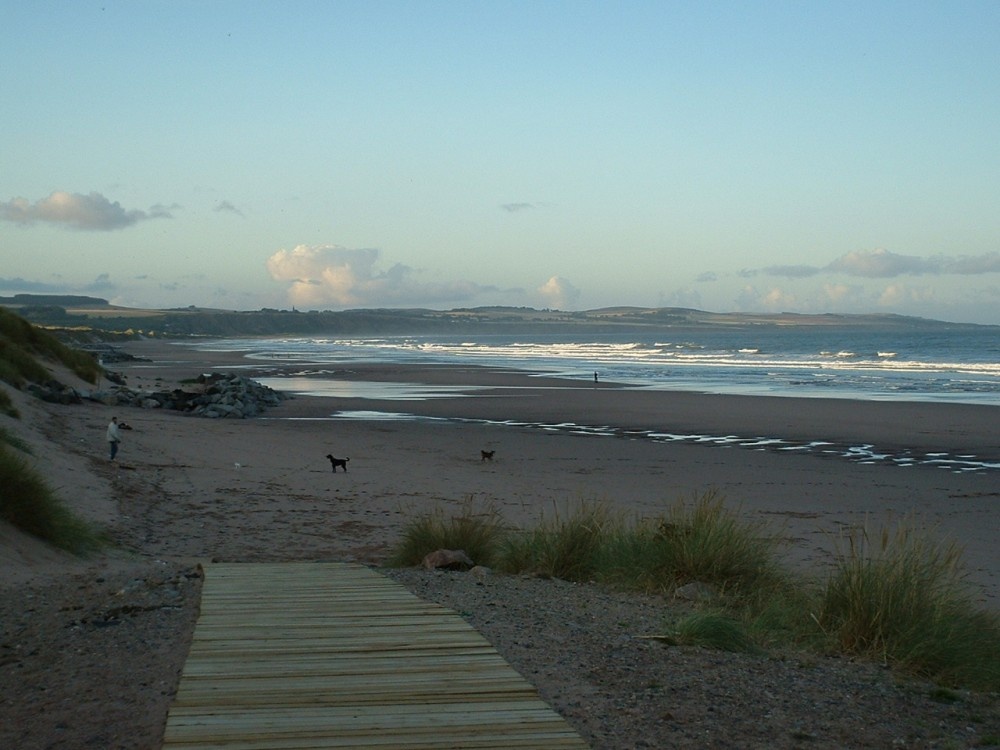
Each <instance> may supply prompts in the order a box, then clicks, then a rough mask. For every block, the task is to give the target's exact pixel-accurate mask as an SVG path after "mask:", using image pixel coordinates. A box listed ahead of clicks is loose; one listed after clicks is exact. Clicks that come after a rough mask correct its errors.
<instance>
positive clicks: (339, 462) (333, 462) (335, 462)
mask: <svg viewBox="0 0 1000 750" xmlns="http://www.w3.org/2000/svg"><path fill="white" fill-rule="evenodd" d="M326 457H327V458H329V459H330V466H331V467H332V468H333V473H334V474H336V473H337V467H338V466H340V467H342V468H343V469H344V473H345V474H346V473H347V462H348V461H350V460H351V459H349V458H334V457H333V456H331V455H330V454H329V453H327V454H326Z"/></svg>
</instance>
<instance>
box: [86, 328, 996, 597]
mask: <svg viewBox="0 0 1000 750" xmlns="http://www.w3.org/2000/svg"><path fill="white" fill-rule="evenodd" d="M129 351H131V352H132V353H133V354H135V355H136V356H139V357H143V358H147V359H149V360H152V361H151V362H139V363H134V364H132V365H129V366H127V367H123V368H121V370H122V372H123V373H125V374H126V375H127V376H128V379H129V382H130V384H131V385H132V386H133V387H148V386H151V385H152V384H153V383H155V382H156V378H162V379H163V380H164V381H167V382H171V381H173V380H176V379H177V378H179V377H190V375H191V373H193V372H194V373H197V372H201V371H205V372H209V371H211V370H212V368H219V367H221V368H223V369H225V368H226V367H227V366H228V367H231V366H233V365H237V364H238V365H240V366H242V367H244V368H246V373H247V374H248V375H250V376H251V377H260V378H263V379H265V380H267V379H268V378H270V377H274V376H275V375H276V374H278V373H279V372H280V373H288V372H294V373H296V374H301V375H302V377H300V378H297V380H296V382H299V381H300V380H301V379H303V378H304V379H307V380H308V379H309V378H314V379H315V378H319V379H321V380H323V379H331V380H340V381H348V382H351V383H354V384H356V386H357V388H356V390H357V392H359V393H364V392H366V390H368V391H370V392H372V393H374V394H375V395H378V394H379V391H378V389H377V388H374V389H371V388H369V389H366V388H365V387H364V386H365V385H366V384H372V383H383V384H384V383H400V384H411V385H414V384H429V385H433V386H436V387H442V386H450V387H453V388H454V389H455V390H456V391H457V392H459V395H456V396H451V397H447V396H438V397H434V398H426V399H408V398H406V397H405V395H406V394H405V392H404V394H403V397H396V398H394V399H393V400H376V399H372V398H363V397H340V398H331V397H317V396H308V395H296V396H295V398H294V399H292V400H290V401H287V402H285V403H284V404H283V405H282V406H281V407H279V408H278V409H274V410H272V411H269V412H268V413H267V414H266V415H265V416H264V418H262V419H257V420H248V421H240V422H237V423H235V424H234V423H229V422H222V423H217V424H206V423H205V421H204V420H202V421H199V422H197V423H196V424H194V425H192V424H191V422H190V420H187V419H184V418H183V417H173V418H172V419H171V418H170V417H171V415H162V414H152V413H147V412H141V413H139V414H136V415H134V416H133V417H132V421H133V423H134V427H135V432H134V433H133V434H132V435H130V439H129V441H128V442H129V444H128V445H127V446H126V448H125V451H124V454H123V459H122V460H123V461H125V462H135V463H136V465H137V467H138V466H139V465H141V464H142V463H143V462H144V461H145V462H149V463H151V464H152V466H151V467H150V468H151V469H152V470H153V471H154V472H155V474H156V475H157V480H156V481H157V483H158V484H159V485H160V486H162V487H163V488H164V490H165V491H166V492H167V493H168V494H170V495H172V496H173V495H175V494H177V493H181V494H183V486H190V485H192V484H194V485H196V486H199V487H203V488H210V490H211V493H210V494H213V495H216V496H217V497H222V498H226V500H224V501H223V502H230V500H229V498H233V499H235V498H237V497H238V498H241V499H240V500H239V503H240V505H239V506H237V507H231V508H230V509H231V510H234V511H235V510H238V509H242V510H243V511H250V513H249V514H247V513H243V514H240V513H235V512H234V513H232V514H231V518H229V519H228V521H227V523H226V524H225V525H224V526H223V527H222V528H220V538H219V539H218V540H217V542H216V543H217V544H218V545H219V546H218V548H217V549H215V550H213V551H211V552H210V554H212V555H215V556H220V557H223V558H225V559H233V560H238V559H245V558H246V559H249V558H251V557H253V556H255V555H260V554H266V552H264V550H262V549H260V548H259V547H258V546H257V544H256V543H255V541H254V540H253V538H252V537H253V535H250V536H249V537H245V536H243V535H236V534H228V533H227V532H228V531H230V530H231V529H232V528H234V527H238V526H239V525H240V524H241V523H249V522H250V521H248V520H247V519H245V518H243V517H242V516H246V515H249V517H250V518H254V514H256V513H265V514H266V513H270V512H274V510H275V508H274V504H275V502H276V501H280V502H281V503H283V504H285V505H287V506H288V508H287V509H288V511H289V513H288V519H292V518H298V519H299V520H300V521H302V522H305V523H301V524H300V527H301V528H303V529H305V528H309V529H312V531H310V532H309V533H308V534H306V535H305V536H304V537H303V538H301V539H299V538H295V542H294V543H293V544H290V545H287V549H288V550H289V552H291V553H292V554H295V555H297V556H302V557H305V558H308V557H309V556H310V555H315V554H320V553H322V554H325V555H328V556H329V555H346V556H350V557H352V558H356V559H359V560H363V561H369V562H379V561H380V559H381V556H382V555H383V554H384V549H385V545H386V544H388V543H391V541H392V539H393V538H394V536H395V532H396V531H397V530H398V528H399V526H400V524H401V523H402V522H403V521H404V520H405V518H406V516H407V513H410V512H420V511H422V510H427V509H429V508H431V507H433V506H435V505H437V504H440V505H442V506H443V507H445V508H448V507H454V508H455V509H458V508H459V507H460V506H461V505H462V504H463V503H465V502H467V501H468V500H469V499H472V500H473V501H475V502H478V503H481V504H484V505H486V504H492V505H495V507H496V508H497V509H498V510H500V511H501V513H502V514H503V515H504V516H505V517H506V518H508V519H509V520H510V521H511V522H514V523H519V524H527V523H531V522H533V521H535V520H537V519H538V518H539V516H540V514H541V513H551V512H553V511H554V510H555V509H556V508H560V507H565V506H566V504H567V503H575V502H579V501H600V502H605V503H608V504H609V505H611V506H613V507H615V508H620V509H621V510H623V511H626V512H628V513H635V514H637V515H639V516H654V517H655V516H658V515H659V514H661V513H662V512H663V510H664V508H665V507H666V506H668V505H670V504H671V503H673V502H675V501H677V500H678V499H683V498H690V497H693V496H695V495H697V494H700V493H703V492H705V491H708V490H715V491H718V492H720V493H722V495H723V496H724V497H725V498H726V500H727V503H728V504H730V505H731V506H732V507H734V508H739V509H740V512H741V513H743V514H744V515H745V516H746V517H747V518H751V519H753V520H759V521H763V522H766V523H767V524H768V525H770V526H772V527H773V528H774V529H775V530H781V531H782V533H783V534H785V535H787V537H788V539H789V542H790V547H789V550H788V552H789V556H790V559H792V560H794V561H799V562H803V563H806V564H809V563H815V564H817V565H820V566H821V565H823V564H824V563H825V561H827V560H828V558H829V554H830V551H831V549H832V544H833V543H834V542H835V540H836V538H837V537H838V536H839V535H840V534H841V532H843V531H844V530H845V529H849V528H856V527H859V526H863V525H865V524H868V525H869V526H871V527H872V528H877V527H878V526H879V525H881V524H885V523H893V522H896V521H898V520H900V519H902V518H904V517H912V518H913V519H914V521H916V522H917V523H919V524H921V525H922V526H925V527H926V528H928V529H931V530H932V531H933V533H935V534H939V535H940V536H941V537H942V538H952V539H954V540H956V541H957V542H958V543H959V544H961V545H962V546H963V547H964V548H965V555H966V562H967V565H968V567H969V573H970V579H971V580H972V581H973V582H974V583H975V584H976V585H977V586H979V587H981V589H982V596H983V601H984V603H987V604H989V605H990V606H998V605H1000V604H998V603H1000V599H998V596H1000V588H998V587H1000V578H998V577H997V576H998V571H1000V554H998V551H997V550H996V547H995V544H994V540H995V533H994V530H995V529H996V528H997V527H998V523H997V519H998V513H1000V506H998V503H997V499H998V498H1000V490H998V479H997V478H998V477H1000V471H998V470H993V471H983V472H978V473H971V472H970V473H965V472H956V471H953V470H950V469H949V468H948V467H947V465H945V466H943V467H942V466H938V465H914V466H899V465H895V464H885V463H882V464H878V463H875V462H871V463H865V462H861V461H858V460H852V459H850V458H848V457H845V454H848V453H849V451H850V449H851V448H853V447H856V446H873V450H874V452H875V453H878V454H885V453H892V452H897V453H898V452H901V451H904V450H905V451H909V452H911V453H914V454H918V455H926V454H935V455H937V454H947V455H948V456H967V455H974V456H976V457H977V458H978V459H979V460H981V461H983V462H989V463H993V464H995V465H998V466H1000V445H998V442H997V432H996V425H997V423H998V422H1000V409H997V408H991V407H983V406H970V405H964V404H955V405H947V404H931V403H903V402H857V401H847V400H840V399H797V398H781V397H774V398H769V397H749V396H720V395H705V394H697V393H685V392H670V391H642V390H635V389H628V388H624V387H619V386H617V385H616V384H613V383H605V382H601V383H599V384H598V385H597V386H596V387H595V385H594V384H593V383H591V382H581V381H574V380H564V379H558V378H549V377H537V376H533V375H531V374H528V373H523V372H518V371H509V370H507V371H503V370H493V369H487V368H476V367H457V366H456V367H448V366H412V365H411V366H399V365H386V364H363V363H352V364H350V365H349V366H346V367H343V368H340V369H336V370H331V369H330V368H329V367H328V366H324V367H310V366H308V365H304V364H302V363H296V364H295V365H282V364H276V363H262V362H256V361H253V360H246V359H245V358H243V357H242V356H241V355H239V354H233V353H220V352H207V351H201V350H199V349H195V348H192V347H188V346H176V345H170V344H167V345H165V346H164V345H163V344H159V343H151V342H144V343H141V344H137V345H134V346H132V347H130V348H129ZM268 382H271V381H268ZM354 412H369V413H372V412H373V413H372V414H365V415H364V418H359V419H345V418H338V417H336V416H334V415H337V414H342V413H354ZM385 413H389V414H404V415H412V416H413V417H427V418H429V419H416V418H408V419H402V418H379V415H381V414H385ZM147 419H148V420H152V422H151V424H149V425H148V426H147V425H146V424H144V422H145V421H146V420H147ZM163 419H167V421H166V422H163V421H162V420H163ZM175 423H177V424H176V426H175ZM154 425H155V426H154ZM168 425H169V426H168ZM100 427H102V425H101V424H100V421H99V420H98V421H97V423H96V424H95V425H92V426H90V429H91V430H92V431H93V430H97V429H98V428H100ZM594 428H597V429H594ZM81 429H86V428H81ZM651 431H652V432H654V433H670V434H677V435H686V436H690V439H688V440H684V441H667V442H664V441H657V440H655V439H650V438H649V437H648V434H649V433H650V432H651ZM178 433H181V434H178ZM735 438H742V439H745V440H744V442H749V443H751V444H750V445H740V444H739V443H738V442H737V441H736V440H735ZM762 438H763V439H776V440H778V439H780V440H782V441H784V442H782V443H777V444H775V443H768V442H767V441H766V440H760V439H762ZM815 442H821V443H823V444H824V445H823V446H821V447H820V448H815V449H812V450H806V449H804V448H802V446H804V445H808V444H811V443H815ZM755 443H756V444H755ZM789 446H796V447H795V449H791V448H790V447H789ZM480 450H495V451H496V454H495V458H494V460H493V461H492V462H489V463H483V462H482V461H481V456H480ZM189 451H193V455H192V454H191V453H190V452H189ZM327 453H332V454H333V455H335V456H338V457H344V456H346V457H350V459H351V461H350V464H349V466H350V471H349V473H348V474H347V475H346V476H344V475H339V476H333V475H332V473H331V471H330V465H329V463H328V462H327V461H326V459H325V458H324V457H325V456H326V454H327ZM195 456H197V457H200V460H199V459H198V458H195ZM236 464H239V465H240V467H241V468H240V469H238V470H237V469H235V466H236ZM174 467H178V468H183V469H184V470H182V471H174V470H173V469H174ZM178 485H181V486H178ZM282 489H283V490H284V496H283V497H278V498H276V497H275V490H282ZM296 498H300V499H301V500H296ZM313 498H321V499H323V500H325V501H326V502H325V503H324V505H323V506H321V507H317V506H316V505H315V504H314V503H313ZM200 509H202V508H199V507H193V508H191V509H189V510H190V511H191V512H187V513H180V514H179V517H180V518H182V519H186V518H189V517H194V516H196V515H197V511H199V510H200ZM217 509H218V508H217ZM173 510H174V511H176V510H178V509H176V508H175V509H173ZM314 516H315V517H314ZM320 518H322V519H323V521H324V523H323V524H320V525H319V527H320V528H322V527H323V525H330V524H334V525H336V524H338V523H339V524H348V525H349V527H350V528H351V529H352V533H350V534H336V535H335V537H336V541H335V543H336V545H337V547H336V548H333V549H327V548H324V547H317V546H316V545H317V544H325V543H326V542H320V540H318V539H316V538H314V537H313V536H312V535H313V534H315V533H316V526H315V525H314V522H316V521H318V520H319V519H320ZM275 523H282V521H281V520H280V519H277V518H276V519H275ZM288 523H291V520H289V521H288ZM262 543H263V544H264V545H267V543H268V542H267V540H263V542H262ZM191 553H192V554H196V555H197V554H205V551H204V550H191Z"/></svg>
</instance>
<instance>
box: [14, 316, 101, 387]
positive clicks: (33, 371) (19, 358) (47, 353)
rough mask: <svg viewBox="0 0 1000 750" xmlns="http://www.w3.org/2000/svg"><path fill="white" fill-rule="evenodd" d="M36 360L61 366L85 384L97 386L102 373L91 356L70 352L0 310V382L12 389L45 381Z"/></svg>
mask: <svg viewBox="0 0 1000 750" xmlns="http://www.w3.org/2000/svg"><path fill="white" fill-rule="evenodd" d="M39 357H40V358H43V359H49V360H52V361H55V362H59V363H61V364H63V365H64V366H66V367H67V368H69V369H70V370H71V371H72V372H73V373H74V374H75V375H76V376H77V377H79V378H80V379H82V380H84V381H86V382H88V383H97V382H98V380H99V379H100V376H101V374H102V373H103V371H104V370H103V368H102V367H101V366H100V364H99V363H98V362H97V360H96V359H95V358H94V357H93V355H91V354H89V353H87V352H84V351H80V350H78V349H71V348H70V347H68V346H66V345H65V344H63V343H62V342H61V341H59V340H58V339H57V338H56V337H55V336H53V335H52V334H51V333H49V332H48V331H45V330H43V329H41V328H38V327H37V326H34V325H32V324H31V323H30V322H28V321H27V320H25V319H24V318H22V317H21V316H19V315H16V314H15V313H13V312H11V311H10V310H7V309H6V308H4V307H0V380H3V381H4V382H6V383H10V384H11V385H13V386H14V387H15V388H21V387H23V386H24V384H25V383H26V382H30V383H43V382H45V381H46V380H49V379H50V378H51V375H50V374H49V372H48V370H47V369H46V368H45V366H44V365H43V364H42V363H41V362H39V360H38V358H39Z"/></svg>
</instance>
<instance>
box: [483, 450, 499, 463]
mask: <svg viewBox="0 0 1000 750" xmlns="http://www.w3.org/2000/svg"><path fill="white" fill-rule="evenodd" d="M479 452H480V453H481V454H482V455H483V457H482V458H481V459H479V460H480V461H492V460H493V454H494V453H496V451H479Z"/></svg>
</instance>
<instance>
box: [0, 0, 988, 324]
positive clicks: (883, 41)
mask: <svg viewBox="0 0 1000 750" xmlns="http://www.w3.org/2000/svg"><path fill="white" fill-rule="evenodd" d="M0 11H2V17H3V19H4V21H3V24H2V25H0V71H2V72H3V84H2V85H0V138H2V146H0V295H9V294H12V293H18V292H36V293H48V292H65V293H78V294H92V295H95V296H100V297H105V298H107V299H109V300H111V301H112V302H114V303H117V304H123V305H132V306H140V307H180V306H187V305H192V304H193V305H199V306H209V307H220V308H227V309H258V308H261V307H278V308H290V307H293V306H294V307H296V308H298V309H302V310H309V309H341V308H356V307H431V308H452V307H466V306H478V305H492V304H506V305H528V306H533V307H553V308H560V309H568V310H573V309H589V308H596V307H603V306H609V305H639V306H662V305H670V306H685V307H697V308H701V309H706V310H714V311H750V312H757V311H783V310H788V311H797V312H815V313H822V312H857V313H861V312H895V313H902V314H910V315H922V316H926V317H934V318H940V319H945V320H956V321H971V322H981V323H1000V137H998V135H997V134H998V133H1000V3H996V2H953V3H942V2H933V3H930V2H913V1H910V2H898V3H897V2H881V3H879V2H874V3H873V2H863V3H861V2H859V3H852V2H831V3H815V2H788V3H784V2H781V3H777V2H771V3H769V2H760V3H743V2H740V3H729V2H706V3H702V2H690V3H671V2H662V1H661V2H624V3H610V2H608V3H589V2H537V1H534V2H490V3H485V2H484V3H478V2H472V3H470V2H405V3H404V2H388V1H383V2H297V1H296V0H290V1H288V2H283V3H280V4H279V3H264V2H225V1H223V0H214V1H213V2H200V1H199V2H184V1H181V2H176V1H175V2H155V1H152V0H151V1H150V2H142V3H135V2H127V3H124V2H116V1H113V0H107V1H105V2H87V1H84V0H80V1H77V2H73V3H65V2H33V3H23V2H13V1H12V0H0Z"/></svg>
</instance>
